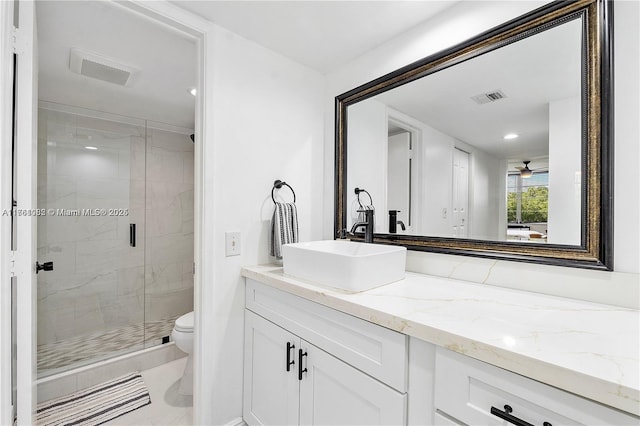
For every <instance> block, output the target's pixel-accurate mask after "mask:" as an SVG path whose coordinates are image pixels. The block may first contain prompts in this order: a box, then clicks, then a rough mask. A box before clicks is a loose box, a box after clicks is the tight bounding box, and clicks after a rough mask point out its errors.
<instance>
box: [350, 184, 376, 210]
mask: <svg viewBox="0 0 640 426" xmlns="http://www.w3.org/2000/svg"><path fill="white" fill-rule="evenodd" d="M353 192H355V193H356V195H357V196H358V204H359V205H360V207H361V208H362V207H363V205H362V202H360V193H361V192H364V193H365V194H367V195H368V196H369V202H370V203H371V204H370V205H371V206H373V198H371V194H369V192H368V191H367V190H366V189H362V188H356V189H355V190H354V191H353Z"/></svg>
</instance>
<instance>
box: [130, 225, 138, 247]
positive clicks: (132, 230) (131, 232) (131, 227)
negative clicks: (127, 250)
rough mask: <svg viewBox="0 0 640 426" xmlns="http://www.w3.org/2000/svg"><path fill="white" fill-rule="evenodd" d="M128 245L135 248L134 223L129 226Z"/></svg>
mask: <svg viewBox="0 0 640 426" xmlns="http://www.w3.org/2000/svg"><path fill="white" fill-rule="evenodd" d="M129 245H130V246H131V247H135V246H136V224H135V223H130V224H129Z"/></svg>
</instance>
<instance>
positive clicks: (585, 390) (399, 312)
mask: <svg viewBox="0 0 640 426" xmlns="http://www.w3.org/2000/svg"><path fill="white" fill-rule="evenodd" d="M242 275H243V276H244V277H247V278H251V279H254V280H256V281H258V282H261V283H264V284H267V285H269V286H271V287H275V288H278V289H281V290H284V291H287V292H289V293H292V294H295V295H297V296H301V297H304V298H305V299H309V300H312V301H314V302H317V303H320V304H322V305H325V306H329V307H331V308H334V309H337V310H339V311H342V312H345V313H348V314H351V315H353V316H356V317H358V318H362V319H364V320H367V321H371V322H373V323H375V324H379V325H381V326H383V327H387V328H390V329H392V330H396V331H398V332H401V333H404V334H406V335H409V336H413V337H416V338H419V339H422V340H425V341H427V342H430V343H433V344H435V345H438V346H441V347H444V348H447V349H450V350H452V351H455V352H459V353H462V354H465V355H468V356H470V357H473V358H476V359H479V360H481V361H484V362H487V363H490V364H493V365H495V366H498V367H501V368H504V369H506V370H510V371H513V372H515V373H518V374H521V375H523V376H526V377H530V378H532V379H534V380H538V381H540V382H543V383H547V384H549V385H552V386H555V387H557V388H560V389H564V390H566V391H569V392H572V393H574V394H577V395H581V396H583V397H585V398H589V399H592V400H595V401H598V402H601V403H603V404H606V405H609V406H612V407H615V408H618V409H620V410H623V411H626V412H628V413H632V414H634V415H636V416H638V415H640V312H639V311H636V310H632V309H626V308H619V307H616V306H610V305H600V304H595V303H589V302H582V301H577V300H573V299H564V298H560V297H555V296H547V295H542V294H537V293H530V292H524V291H519V290H511V289H505V288H499V287H493V286H488V285H485V284H476V283H471V282H465V281H458V280H452V279H447V278H440V277H434V276H431V275H422V274H415V273H409V272H408V273H407V275H406V278H405V279H404V280H402V281H398V282H395V283H392V284H388V285H385V286H382V287H378V288H375V289H372V290H368V291H365V292H361V293H356V294H348V293H344V292H342V291H340V290H337V289H330V288H326V287H321V286H317V285H314V284H312V283H310V282H308V281H303V280H299V279H296V278H293V277H290V276H287V275H285V274H284V273H283V271H282V267H280V266H274V265H263V266H253V267H246V268H243V269H242Z"/></svg>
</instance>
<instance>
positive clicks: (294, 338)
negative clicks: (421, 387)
mask: <svg viewBox="0 0 640 426" xmlns="http://www.w3.org/2000/svg"><path fill="white" fill-rule="evenodd" d="M246 302H247V303H246V308H247V309H246V310H245V354H244V390H243V393H244V397H243V417H244V420H245V422H247V423H248V424H249V425H297V424H303V425H340V424H343V425H353V424H383V425H403V424H406V411H407V410H406V406H407V402H406V401H407V395H406V391H407V384H406V372H407V337H406V336H404V335H403V334H401V333H397V332H394V331H392V330H389V329H385V328H383V327H380V326H377V325H374V324H372V323H370V322H367V321H363V320H361V319H358V318H355V317H353V316H350V315H346V314H344V313H341V312H339V311H336V310H334V309H331V308H327V307H325V306H322V305H320V304H317V303H314V302H310V301H308V300H305V299H302V298H300V297H296V296H293V295H291V294H288V293H286V292H282V291H279V290H276V289H273V288H270V287H268V286H265V285H262V284H259V283H257V282H255V281H252V280H247V300H246Z"/></svg>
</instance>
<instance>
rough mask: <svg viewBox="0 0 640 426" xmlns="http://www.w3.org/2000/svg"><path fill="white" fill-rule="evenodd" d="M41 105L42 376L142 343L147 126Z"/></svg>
mask: <svg viewBox="0 0 640 426" xmlns="http://www.w3.org/2000/svg"><path fill="white" fill-rule="evenodd" d="M68 110H69V109H67V110H66V111H65V110H64V108H63V109H62V110H54V109H40V117H39V126H40V128H39V132H38V134H39V136H38V138H39V140H38V207H39V209H41V211H43V212H44V214H43V215H42V216H40V217H39V218H38V258H40V259H47V260H51V261H53V262H54V270H53V271H50V272H47V273H40V274H39V275H38V355H37V360H38V374H39V376H40V377H42V376H45V375H49V374H53V373H56V372H59V371H64V370H67V369H69V368H74V367H78V366H81V365H84V364H88V363H93V362H95V361H97V360H100V359H105V358H109V357H112V356H114V355H118V354H122V353H126V352H130V351H135V350H139V349H141V348H142V347H143V346H144V344H143V342H144V297H145V290H144V257H145V235H144V228H145V226H144V224H145V213H144V209H145V136H146V135H145V126H144V121H142V120H139V121H140V123H136V122H135V121H134V120H130V119H128V120H126V122H124V123H123V122H116V121H110V120H106V119H102V118H96V117H90V116H86V115H82V114H78V113H75V112H76V111H73V113H72V112H69V111H68Z"/></svg>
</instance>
